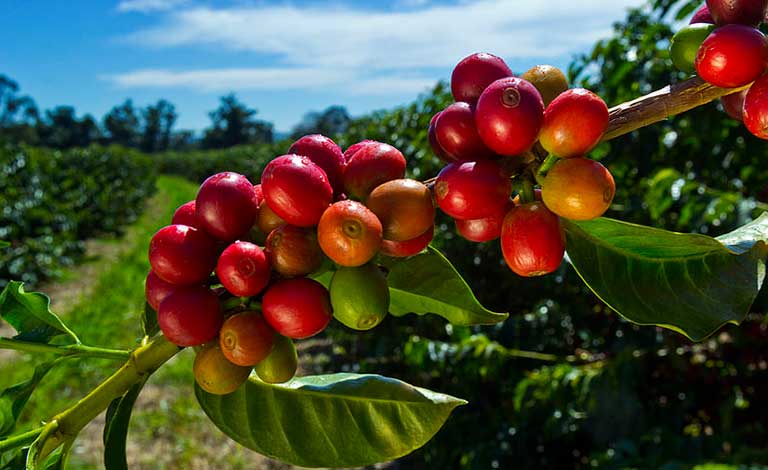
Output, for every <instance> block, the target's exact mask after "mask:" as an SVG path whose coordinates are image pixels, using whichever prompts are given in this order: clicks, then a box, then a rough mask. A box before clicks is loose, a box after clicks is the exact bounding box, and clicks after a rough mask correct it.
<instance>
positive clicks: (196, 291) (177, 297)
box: [157, 286, 224, 347]
mask: <svg viewBox="0 0 768 470" xmlns="http://www.w3.org/2000/svg"><path fill="white" fill-rule="evenodd" d="M157 322H158V323H159V324H160V329H161V330H162V332H163V335H165V337H166V338H168V341H170V342H171V343H173V344H175V345H178V346H182V347H185V346H198V345H201V344H203V343H207V342H208V341H211V340H212V339H214V338H216V335H218V334H219V329H220V328H221V325H222V323H224V315H223V314H222V311H221V305H219V298H218V297H217V296H216V294H214V293H213V291H212V290H210V289H209V288H207V287H203V286H186V287H179V288H176V289H174V291H173V292H171V293H170V294H168V296H167V297H166V298H165V299H163V301H162V302H160V308H159V309H158V311H157Z"/></svg>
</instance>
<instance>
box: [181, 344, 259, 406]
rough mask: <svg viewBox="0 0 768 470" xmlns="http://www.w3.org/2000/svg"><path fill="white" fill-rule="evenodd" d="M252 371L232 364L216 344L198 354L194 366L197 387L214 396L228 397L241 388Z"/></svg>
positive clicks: (206, 347)
mask: <svg viewBox="0 0 768 470" xmlns="http://www.w3.org/2000/svg"><path fill="white" fill-rule="evenodd" d="M251 369H252V368H251V367H243V366H238V365H236V364H232V363H231V362H230V361H229V360H227V358H226V357H225V356H224V354H223V353H222V352H221V348H220V347H219V345H218V343H215V342H214V343H210V344H206V345H205V346H204V347H203V348H202V349H201V350H200V351H198V352H197V355H196V356H195V363H194V365H193V366H192V371H193V373H194V376H195V382H197V385H199V386H200V388H202V389H203V390H205V391H206V392H208V393H212V394H214V395H227V394H229V393H232V392H234V391H235V390H237V389H238V388H240V386H241V385H243V384H244V383H245V381H246V380H248V376H250V375H251Z"/></svg>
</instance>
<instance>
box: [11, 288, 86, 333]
mask: <svg viewBox="0 0 768 470" xmlns="http://www.w3.org/2000/svg"><path fill="white" fill-rule="evenodd" d="M50 307H51V299H49V298H48V296H47V295H45V294H41V293H39V292H25V291H24V283H23V282H18V281H11V282H10V283H8V285H7V286H5V289H3V291H2V292H0V318H2V319H3V320H5V321H7V322H8V323H10V325H11V326H12V327H13V328H14V329H16V332H17V333H18V334H17V335H16V336H14V338H15V339H19V340H23V341H33V342H37V343H47V342H49V341H50V340H51V339H53V338H55V337H57V336H60V335H64V336H67V337H68V338H67V339H68V340H70V341H72V342H75V343H79V342H80V340H79V339H78V338H77V335H75V333H73V332H72V331H71V330H70V329H69V328H67V326H66V325H64V323H63V322H62V321H61V319H60V318H59V317H58V316H56V314H55V313H53V312H52V311H51V308H50Z"/></svg>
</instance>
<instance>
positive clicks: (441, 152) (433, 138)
mask: <svg viewBox="0 0 768 470" xmlns="http://www.w3.org/2000/svg"><path fill="white" fill-rule="evenodd" d="M440 114H442V111H439V112H437V113H435V115H434V116H432V119H430V120H429V130H428V131H427V138H428V139H429V146H430V147H432V153H434V154H435V156H436V157H437V158H439V159H440V160H442V161H444V162H446V163H450V162H452V161H454V160H456V159H455V158H454V157H453V156H451V155H450V154H448V152H446V151H445V149H444V148H443V147H441V146H440V142H438V141H437V132H436V131H435V123H436V122H437V119H438V118H439V117H440Z"/></svg>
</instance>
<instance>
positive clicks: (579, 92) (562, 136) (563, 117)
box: [539, 88, 608, 158]
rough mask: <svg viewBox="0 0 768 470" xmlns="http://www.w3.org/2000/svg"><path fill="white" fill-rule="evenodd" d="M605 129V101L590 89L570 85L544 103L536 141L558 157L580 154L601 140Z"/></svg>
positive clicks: (577, 155)
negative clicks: (569, 87) (545, 106)
mask: <svg viewBox="0 0 768 470" xmlns="http://www.w3.org/2000/svg"><path fill="white" fill-rule="evenodd" d="M606 129H608V106H606V104H605V101H603V100H602V99H600V97H599V96H597V95H596V94H594V93H592V92H591V91H589V90H585V89H583V88H573V89H570V90H567V91H565V92H563V93H562V94H561V95H560V96H558V97H557V98H555V99H554V100H553V101H552V103H550V104H549V106H547V109H546V111H544V123H543V124H542V126H541V132H540V133H539V142H540V143H541V146H542V147H544V149H545V150H546V151H547V152H549V153H552V154H555V155H557V156H558V157H561V158H570V157H580V156H583V155H585V154H586V153H587V152H589V151H590V150H592V148H594V146H595V145H597V144H598V143H599V142H600V139H602V138H603V134H604V133H605V130H606Z"/></svg>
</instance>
